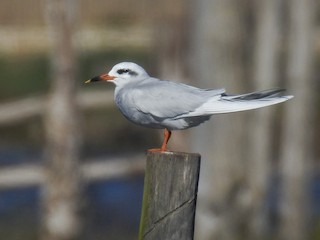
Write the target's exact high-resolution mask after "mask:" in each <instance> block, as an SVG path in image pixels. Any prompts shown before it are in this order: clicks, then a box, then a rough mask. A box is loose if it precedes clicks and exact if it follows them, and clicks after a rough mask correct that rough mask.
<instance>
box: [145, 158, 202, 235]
mask: <svg viewBox="0 0 320 240" xmlns="http://www.w3.org/2000/svg"><path fill="white" fill-rule="evenodd" d="M200 158H201V157H200V155H199V154H195V153H177V152H165V153H148V155H147V166H146V172H145V179H144V192H143V204H142V214H141V222H140V231H139V240H147V239H148V240H149V239H157V240H162V239H163V240H169V239H170V240H174V239H184V240H192V239H193V235H194V219H195V211H196V202H197V191H198V180H199V171H200Z"/></svg>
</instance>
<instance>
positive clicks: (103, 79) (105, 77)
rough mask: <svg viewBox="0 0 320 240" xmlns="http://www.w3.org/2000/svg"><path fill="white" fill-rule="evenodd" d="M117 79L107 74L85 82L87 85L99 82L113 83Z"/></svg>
mask: <svg viewBox="0 0 320 240" xmlns="http://www.w3.org/2000/svg"><path fill="white" fill-rule="evenodd" d="M114 79H115V77H114V76H110V75H108V74H107V73H106V74H102V75H100V76H96V77H94V78H91V79H89V80H87V81H85V83H90V82H98V81H111V80H114Z"/></svg>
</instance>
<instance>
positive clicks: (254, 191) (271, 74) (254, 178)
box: [247, 0, 281, 239]
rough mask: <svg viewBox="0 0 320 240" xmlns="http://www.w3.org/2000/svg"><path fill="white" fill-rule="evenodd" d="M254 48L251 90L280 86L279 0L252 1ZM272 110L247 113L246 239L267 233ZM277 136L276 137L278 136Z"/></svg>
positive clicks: (271, 152) (271, 156)
mask: <svg viewBox="0 0 320 240" xmlns="http://www.w3.org/2000/svg"><path fill="white" fill-rule="evenodd" d="M254 10H255V11H254V13H255V17H256V21H255V23H256V26H255V29H256V30H255V47H254V58H253V88H254V89H255V90H264V89H271V88H274V87H276V86H278V87H279V81H278V79H279V77H278V73H279V66H280V65H279V63H280V54H279V53H280V49H279V47H280V37H279V34H280V26H281V24H280V22H281V17H280V16H281V15H280V14H281V0H268V1H265V0H255V1H254ZM275 113H276V111H275V109H274V108H272V109H270V108H266V109H261V110H258V111H252V112H251V113H250V131H248V134H249V146H250V148H249V149H248V156H247V159H248V162H249V164H248V166H249V167H248V172H247V178H248V186H249V199H250V201H251V204H250V213H249V218H250V220H249V221H248V234H249V235H248V237H247V239H264V238H266V236H267V235H268V234H270V231H269V229H268V218H267V209H266V192H267V190H268V181H270V177H272V176H271V169H272V158H273V157H274V156H275V154H274V152H273V150H274V149H273V147H272V140H274V136H273V134H275V133H276V132H275V131H273V129H274V128H275V124H274V121H273V120H274V117H275ZM278 137H279V136H278Z"/></svg>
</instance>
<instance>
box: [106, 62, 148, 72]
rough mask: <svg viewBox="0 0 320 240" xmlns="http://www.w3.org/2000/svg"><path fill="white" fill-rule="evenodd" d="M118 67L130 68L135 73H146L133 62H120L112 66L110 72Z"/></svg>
mask: <svg viewBox="0 0 320 240" xmlns="http://www.w3.org/2000/svg"><path fill="white" fill-rule="evenodd" d="M119 69H130V70H132V71H134V72H137V73H146V71H145V70H144V69H143V68H142V67H140V66H139V65H138V64H136V63H133V62H121V63H118V64H116V65H114V66H113V68H112V69H111V71H110V72H115V71H117V70H119Z"/></svg>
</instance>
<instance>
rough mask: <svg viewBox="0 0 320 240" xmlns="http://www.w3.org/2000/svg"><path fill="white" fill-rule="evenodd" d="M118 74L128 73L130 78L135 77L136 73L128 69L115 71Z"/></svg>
mask: <svg viewBox="0 0 320 240" xmlns="http://www.w3.org/2000/svg"><path fill="white" fill-rule="evenodd" d="M117 73H118V74H123V73H129V74H130V75H131V76H137V75H138V73H136V72H135V71H132V70H130V69H119V70H118V71H117Z"/></svg>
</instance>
